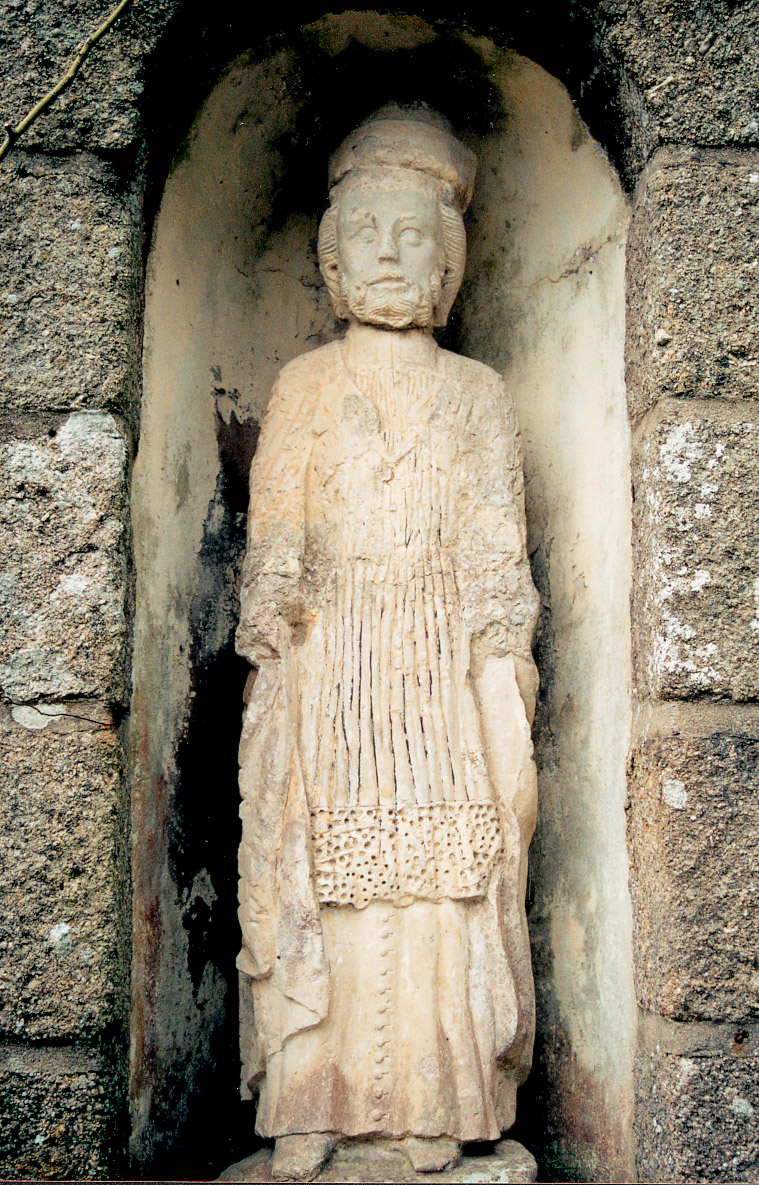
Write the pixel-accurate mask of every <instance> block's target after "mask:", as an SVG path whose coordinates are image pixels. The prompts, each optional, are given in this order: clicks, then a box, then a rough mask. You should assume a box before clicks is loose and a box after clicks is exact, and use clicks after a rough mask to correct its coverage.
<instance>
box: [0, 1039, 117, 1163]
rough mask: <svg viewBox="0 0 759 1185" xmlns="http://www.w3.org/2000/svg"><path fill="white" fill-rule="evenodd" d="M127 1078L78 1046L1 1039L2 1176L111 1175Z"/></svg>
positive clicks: (0, 1122)
mask: <svg viewBox="0 0 759 1185" xmlns="http://www.w3.org/2000/svg"><path fill="white" fill-rule="evenodd" d="M123 1096H124V1089H123V1081H122V1078H121V1076H120V1075H118V1074H116V1073H114V1071H113V1069H112V1068H111V1067H110V1066H109V1065H108V1063H107V1062H106V1061H105V1060H104V1059H103V1058H102V1057H101V1056H100V1055H99V1054H96V1053H93V1052H92V1051H90V1050H87V1049H85V1048H82V1047H81V1046H80V1047H77V1046H64V1047H59V1048H49V1047H47V1048H44V1047H43V1048H39V1049H25V1048H23V1047H22V1046H17V1045H10V1044H6V1045H0V1177H3V1178H22V1179H28V1178H31V1179H39V1178H43V1179H45V1178H56V1179H62V1178H65V1179H67V1180H68V1179H70V1180H82V1179H91V1178H98V1177H101V1178H102V1177H108V1176H110V1175H111V1174H112V1173H113V1172H114V1171H116V1170H117V1168H118V1167H119V1165H118V1160H119V1144H120V1143H121V1144H123V1115H122V1109H123Z"/></svg>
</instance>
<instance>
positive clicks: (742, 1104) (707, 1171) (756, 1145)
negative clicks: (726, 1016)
mask: <svg viewBox="0 0 759 1185" xmlns="http://www.w3.org/2000/svg"><path fill="white" fill-rule="evenodd" d="M641 1019H642V1024H641V1034H642V1038H643V1040H642V1047H641V1050H640V1053H639V1056H638V1061H637V1066H636V1080H637V1088H638V1090H637V1098H638V1102H637V1108H636V1116H635V1134H636V1153H637V1155H636V1161H637V1166H638V1180H639V1181H641V1182H648V1181H650V1182H659V1181H687V1182H699V1181H751V1182H755V1181H756V1180H757V1170H758V1169H759V1039H758V1038H759V1033H757V1030H756V1028H755V1027H748V1028H743V1027H732V1026H728V1025H719V1026H717V1025H705V1024H700V1025H682V1024H672V1023H671V1022H666V1021H664V1022H662V1021H660V1020H659V1019H658V1018H654V1017H646V1016H645V1015H644V1016H643V1017H642V1018H641Z"/></svg>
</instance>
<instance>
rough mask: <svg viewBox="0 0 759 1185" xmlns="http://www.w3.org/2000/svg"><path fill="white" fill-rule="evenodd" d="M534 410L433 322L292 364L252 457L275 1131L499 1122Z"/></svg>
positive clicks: (516, 942) (517, 837)
mask: <svg viewBox="0 0 759 1185" xmlns="http://www.w3.org/2000/svg"><path fill="white" fill-rule="evenodd" d="M536 602H537V598H536V594H535V591H534V588H533V586H532V583H531V580H530V575H529V566H528V563H527V557H526V548H525V527H524V509H523V492H522V469H521V455H520V449H519V439H518V430H517V426H516V420H515V416H514V411H513V407H512V404H511V402H510V400H509V399H508V396H507V395H506V392H505V390H504V388H503V384H502V382H501V380H500V379H499V377H498V376H497V375H496V374H495V373H494V372H493V371H491V370H490V369H489V368H487V367H484V366H482V365H480V364H478V363H475V362H472V361H470V360H468V359H465V358H461V357H458V356H456V355H453V354H450V353H448V352H446V351H443V350H441V349H439V348H438V347H437V346H436V345H435V343H434V341H433V339H432V337H431V336H430V335H428V334H426V333H425V332H423V331H420V330H411V331H406V332H397V331H396V332H393V331H384V330H377V329H374V328H371V327H368V326H353V327H351V329H350V330H349V331H348V334H347V336H346V339H345V340H344V341H343V342H342V343H335V344H333V345H330V346H327V347H324V348H323V349H320V350H317V351H314V352H313V353H311V354H308V355H304V356H303V357H301V358H299V359H296V360H295V362H293V363H290V365H289V366H287V367H286V368H285V369H284V370H283V371H282V372H281V374H280V376H279V378H278V380H277V383H276V385H275V388H274V390H273V392H272V396H271V400H270V403H269V407H268V410H267V413H266V417H265V420H264V424H263V428H262V434H261V440H260V442H259V446H258V450H257V453H256V457H255V459H254V463H253V466H252V470H251V508H250V515H249V524H248V546H247V552H246V561H245V571H244V577H243V589H242V604H241V620H240V627H239V630H238V649H239V650H240V651H241V653H243V654H246V655H247V656H248V657H249V659H250V660H251V661H252V662H253V663H254V664H256V665H257V666H258V668H259V670H258V675H257V678H256V681H255V683H254V685H253V689H252V693H251V696H250V699H249V703H248V705H247V708H246V714H245V721H244V727H243V738H242V744H241V774H240V785H241V791H242V799H243V805H242V818H243V842H242V846H241V850H240V920H241V925H242V931H243V950H242V953H241V957H240V961H239V966H240V969H241V970H242V971H243V972H244V973H245V974H246V975H248V976H250V978H251V981H252V993H253V1005H254V1023H255V1031H254V1033H253V1034H252V1035H251V1038H250V1041H249V1042H248V1041H247V1040H246V1048H245V1049H244V1050H243V1057H244V1062H245V1077H246V1080H247V1081H248V1082H249V1083H250V1084H251V1085H254V1086H257V1087H258V1089H259V1090H260V1100H259V1108H258V1116H257V1128H258V1130H259V1132H261V1134H263V1135H267V1136H272V1135H273V1136H278V1135H283V1134H288V1133H292V1132H308V1131H336V1132H340V1133H342V1134H345V1135H350V1136H357V1135H367V1134H384V1135H393V1136H400V1135H404V1134H415V1135H426V1136H435V1135H443V1134H445V1135H450V1136H453V1137H455V1138H457V1139H460V1140H477V1139H495V1138H497V1136H498V1135H499V1133H500V1132H501V1131H503V1130H506V1129H507V1128H508V1127H509V1126H510V1125H511V1123H512V1122H513V1114H514V1096H515V1091H516V1087H517V1085H518V1084H519V1083H520V1082H521V1081H522V1080H523V1078H524V1076H525V1074H526V1072H527V1069H528V1068H529V1060H530V1053H531V1045H532V1033H533V997H532V980H531V973H530V962H529V947H528V943H527V933H526V925H525V919H524V906H523V901H524V885H525V871H526V851H527V845H528V843H529V839H530V836H531V834H532V829H533V826H534V817H535V771H534V765H533V762H532V750H531V745H530V739H529V726H528V723H527V720H526V716H525V709H524V704H523V700H522V696H521V695H520V690H519V683H521V684H522V687H523V689H524V686H525V684H526V683H527V684H529V683H530V681H531V680H532V678H533V677H534V668H533V666H532V660H531V657H530V645H531V639H532V633H533V628H534V621H535V615H536Z"/></svg>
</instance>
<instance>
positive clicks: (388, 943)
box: [371, 907, 396, 1123]
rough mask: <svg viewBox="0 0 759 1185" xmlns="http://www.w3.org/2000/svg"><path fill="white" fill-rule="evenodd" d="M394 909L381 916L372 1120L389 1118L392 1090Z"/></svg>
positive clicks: (377, 1121) (379, 1121) (384, 910)
mask: <svg viewBox="0 0 759 1185" xmlns="http://www.w3.org/2000/svg"><path fill="white" fill-rule="evenodd" d="M395 926H396V913H395V910H394V909H393V908H392V907H390V908H387V907H386V908H385V909H383V911H382V915H381V919H380V933H379V950H378V956H379V961H380V967H379V986H378V989H377V995H378V1002H377V1014H376V1017H375V1020H374V1034H375V1039H374V1066H373V1069H372V1078H373V1081H374V1085H373V1087H372V1098H373V1099H374V1103H375V1109H374V1110H373V1112H372V1116H371V1120H372V1123H382V1121H383V1120H389V1115H388V1108H389V1094H390V1089H391V1085H392V1084H391V1082H390V1065H391V1062H392V1021H393V999H392V994H393V974H394V970H395V968H394V965H393V956H394V955H395V944H394V940H395Z"/></svg>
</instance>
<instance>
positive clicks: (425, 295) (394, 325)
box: [340, 271, 443, 329]
mask: <svg viewBox="0 0 759 1185" xmlns="http://www.w3.org/2000/svg"><path fill="white" fill-rule="evenodd" d="M340 287H341V293H342V296H343V298H344V300H345V302H346V304H347V305H348V308H349V309H350V311H351V313H352V314H353V316H354V317H355V318H356V320H357V321H363V322H364V323H368V324H369V325H387V326H389V328H390V329H408V328H409V326H411V325H418V326H420V327H422V328H430V327H431V326H432V325H433V324H434V322H435V308H436V306H437V303H438V301H439V300H440V295H441V293H442V290H443V280H442V276H441V275H440V273H439V272H437V271H436V272H434V273H433V275H432V276H431V277H430V282H429V284H425V285H422V284H407V283H406V282H405V281H404V280H380V281H377V282H375V283H372V284H366V283H358V284H351V285H347V286H346V285H344V284H342V283H341V286H340Z"/></svg>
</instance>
